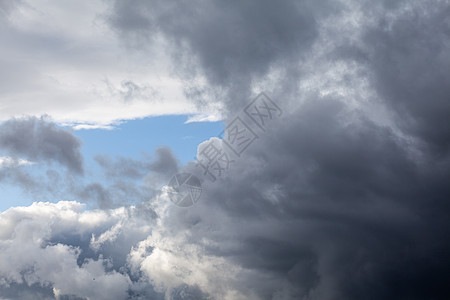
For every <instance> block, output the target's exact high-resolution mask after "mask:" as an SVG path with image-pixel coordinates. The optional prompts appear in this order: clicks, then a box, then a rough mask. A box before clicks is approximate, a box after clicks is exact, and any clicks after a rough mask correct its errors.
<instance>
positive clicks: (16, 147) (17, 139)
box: [0, 117, 83, 173]
mask: <svg viewBox="0 0 450 300" xmlns="http://www.w3.org/2000/svg"><path fill="white" fill-rule="evenodd" d="M80 146H81V142H80V141H79V140H78V139H77V138H76V137H74V136H73V135H72V134H71V133H70V132H68V131H66V130H64V129H61V128H58V127H57V126H56V125H55V124H53V123H51V122H46V121H45V120H44V119H43V118H41V119H38V118H35V117H29V118H22V119H11V120H8V121H5V122H3V123H2V124H0V149H2V150H3V151H6V152H7V153H8V154H10V155H14V156H16V157H17V156H22V157H25V158H27V159H29V160H31V161H37V160H43V161H47V162H52V161H54V162H58V163H60V164H61V165H63V166H65V167H67V168H68V169H70V170H71V171H73V172H75V173H82V172H83V160H82V157H81V154H80Z"/></svg>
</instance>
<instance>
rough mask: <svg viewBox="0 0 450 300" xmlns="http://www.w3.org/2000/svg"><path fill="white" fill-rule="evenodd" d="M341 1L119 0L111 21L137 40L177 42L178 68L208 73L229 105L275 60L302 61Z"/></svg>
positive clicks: (197, 91)
mask: <svg viewBox="0 0 450 300" xmlns="http://www.w3.org/2000/svg"><path fill="white" fill-rule="evenodd" d="M338 6H339V5H338V4H335V5H331V4H329V3H327V2H321V3H320V4H317V3H314V2H310V1H277V2H274V1H209V2H206V1H175V2H167V1H132V2H128V3H124V2H121V1H116V2H114V9H113V10H112V13H111V15H110V17H109V21H110V23H111V25H112V26H113V27H114V28H115V29H117V30H118V31H119V32H120V33H121V34H122V35H124V37H125V38H126V39H127V41H128V42H130V43H131V44H132V43H134V42H135V41H136V40H140V41H142V40H143V41H146V42H149V43H151V42H152V40H153V39H155V38H156V37H157V36H158V35H159V34H162V35H163V37H165V38H167V39H168V40H169V41H170V42H171V46H170V49H169V51H170V52H171V53H172V54H173V56H174V59H175V61H176V65H177V69H176V72H177V73H178V74H180V75H181V76H182V77H183V78H184V79H185V80H187V81H189V80H190V79H191V78H192V76H195V75H196V74H199V73H200V74H202V75H205V77H206V79H207V80H208V81H209V83H210V84H211V86H212V87H213V88H217V89H219V90H222V91H225V92H226V93H227V101H225V104H226V105H228V106H230V107H231V108H236V106H238V105H241V104H242V102H243V101H246V99H248V97H249V96H250V90H249V88H250V85H249V84H250V83H251V81H252V80H254V79H256V78H258V77H259V76H263V75H264V74H266V73H267V71H268V70H269V69H270V67H272V66H274V65H275V64H287V65H291V64H295V63H298V60H299V58H300V57H301V56H302V55H303V54H304V53H305V52H306V51H307V50H309V49H310V47H311V45H312V43H313V42H314V40H315V38H316V37H317V34H318V29H317V22H316V17H322V16H323V15H325V14H327V13H328V12H329V11H330V8H333V9H338ZM197 62H198V64H197ZM186 92H187V94H188V96H191V97H193V99H194V100H199V99H198V98H199V97H198V96H201V95H202V93H203V92H204V91H202V89H201V88H200V87H196V86H195V84H194V85H193V86H190V87H189V89H187V91H186ZM211 100H214V99H211V98H208V99H207V100H206V101H208V102H210V101H211ZM215 100H217V99H215ZM235 102H237V104H236V105H235V104H234V103H235Z"/></svg>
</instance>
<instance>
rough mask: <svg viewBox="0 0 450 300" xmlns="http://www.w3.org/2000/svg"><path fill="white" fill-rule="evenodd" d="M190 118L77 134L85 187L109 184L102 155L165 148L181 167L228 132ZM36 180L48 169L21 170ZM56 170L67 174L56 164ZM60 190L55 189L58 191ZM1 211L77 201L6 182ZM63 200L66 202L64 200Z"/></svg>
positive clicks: (130, 154)
mask: <svg viewBox="0 0 450 300" xmlns="http://www.w3.org/2000/svg"><path fill="white" fill-rule="evenodd" d="M187 118H188V117H187V116H183V115H178V116H161V117H150V118H144V119H138V120H132V121H127V122H124V123H122V124H120V125H117V126H116V127H115V128H114V129H112V130H104V129H90V130H78V131H74V132H73V133H74V135H75V136H77V137H78V138H79V139H80V140H81V142H82V146H81V153H82V155H83V157H84V167H85V170H86V174H85V178H84V179H81V180H82V181H83V182H85V183H89V182H98V183H102V184H106V185H107V184H108V182H107V181H106V180H105V178H104V176H103V175H102V172H101V171H100V169H99V166H98V164H97V162H96V161H95V160H94V157H95V156H96V155H98V154H108V155H110V157H111V158H114V157H119V156H122V157H129V158H133V159H136V160H139V159H142V158H143V154H144V153H145V154H148V155H150V156H153V155H154V151H155V150H156V149H157V148H158V147H161V146H169V147H170V148H171V149H172V151H173V153H174V155H175V156H176V157H177V159H178V160H179V162H180V164H181V165H184V164H186V163H187V162H189V161H194V160H195V156H196V153H197V146H198V145H199V144H200V143H201V142H203V141H206V140H208V139H209V138H211V137H214V136H218V135H219V134H220V133H221V132H222V131H223V129H224V124H223V123H222V122H197V123H185V122H186V120H187ZM20 168H26V170H25V171H27V172H29V173H30V174H31V175H33V176H41V178H47V174H46V171H47V168H46V167H44V166H43V165H40V164H35V165H29V166H20ZM51 168H52V169H58V170H60V171H62V172H61V174H63V173H64V170H63V168H62V167H59V166H58V165H57V164H56V163H55V164H52V165H51ZM56 190H57V187H55V191H56ZM0 194H1V199H0V211H4V210H6V209H8V208H10V207H12V206H26V205H30V204H31V203H32V202H33V201H50V202H54V201H59V200H76V199H75V198H73V197H71V196H70V195H67V194H65V195H64V194H60V193H57V192H56V194H55V193H48V194H46V195H36V194H33V193H30V192H23V191H21V189H20V188H18V187H17V186H14V185H11V184H8V183H6V182H3V183H1V184H0ZM61 197H63V198H64V199H63V198H61Z"/></svg>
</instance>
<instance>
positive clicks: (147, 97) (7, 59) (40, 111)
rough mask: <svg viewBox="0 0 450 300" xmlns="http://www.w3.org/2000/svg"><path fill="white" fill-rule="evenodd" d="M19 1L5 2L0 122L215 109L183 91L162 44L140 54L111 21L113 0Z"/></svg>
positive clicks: (79, 121) (97, 121)
mask: <svg viewBox="0 0 450 300" xmlns="http://www.w3.org/2000/svg"><path fill="white" fill-rule="evenodd" d="M68 5H69V6H71V7H72V9H70V8H68V7H67V6H66V5H65V4H62V3H61V4H58V5H54V4H49V3H48V2H47V1H46V0H40V1H38V2H30V1H16V2H14V4H8V3H7V2H6V1H2V4H1V6H0V18H1V20H0V22H1V23H2V27H1V29H0V33H1V34H0V44H1V45H2V47H0V56H1V57H2V58H0V80H1V82H2V85H1V87H0V98H1V100H0V104H1V107H2V109H1V111H0V120H1V121H4V120H8V119H10V118H13V117H19V116H22V115H32V116H36V117H40V116H42V115H51V116H52V118H53V120H54V121H55V122H57V123H58V124H60V125H62V124H68V125H73V126H85V125H90V126H96V127H98V128H104V127H106V128H107V127H108V126H111V125H112V124H115V123H117V122H120V121H122V120H131V119H137V118H143V117H147V116H159V115H173V114H196V113H205V114H209V113H213V110H212V109H211V111H208V110H206V109H199V108H198V107H196V106H195V105H193V104H192V103H191V101H188V100H187V99H186V97H185V96H184V95H183V92H182V88H181V85H180V82H179V80H178V79H177V78H176V77H175V76H173V74H171V72H170V71H169V69H170V68H171V63H170V60H169V59H168V58H167V55H166V53H164V51H161V50H160V49H159V48H158V47H156V49H154V51H153V54H151V55H150V56H149V55H147V54H146V55H140V54H138V53H136V51H133V50H132V49H126V48H125V47H122V45H121V43H120V41H119V40H118V38H117V37H116V36H115V35H114V32H113V31H112V30H111V29H110V28H109V27H108V26H107V25H106V22H105V20H104V17H103V16H104V15H105V13H106V11H107V10H108V3H107V2H103V1H91V2H90V3H89V4H86V5H81V6H77V7H76V8H75V6H74V5H75V4H74V3H72V4H68Z"/></svg>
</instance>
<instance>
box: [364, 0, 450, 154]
mask: <svg viewBox="0 0 450 300" xmlns="http://www.w3.org/2000/svg"><path fill="white" fill-rule="evenodd" d="M364 39H365V43H366V46H367V47H368V50H367V52H368V56H369V66H368V68H369V69H370V70H371V71H372V72H373V82H374V85H375V88H376V90H377V92H378V93H379V95H380V96H381V97H383V98H384V99H385V100H386V103H387V105H388V106H389V107H390V108H392V109H393V110H394V111H395V112H396V113H397V118H396V121H397V122H398V123H399V124H400V127H401V128H402V129H403V130H405V131H406V132H407V133H408V134H412V135H414V136H417V137H419V138H420V139H422V140H424V141H425V142H426V143H428V144H429V145H431V146H432V147H433V148H435V150H438V151H439V152H441V153H442V152H444V153H445V152H447V151H448V150H449V146H450V126H448V123H449V118H450V105H449V102H450V98H449V97H450V96H449V95H450V84H449V82H450V55H449V52H450V6H449V4H448V2H447V1H425V2H424V3H417V4H416V5H412V7H410V8H409V9H406V10H405V11H404V12H400V13H399V14H398V16H396V17H395V18H393V19H392V18H389V17H387V16H386V17H381V18H380V20H379V21H378V22H377V23H376V26H374V27H372V28H369V29H368V30H367V32H366V34H365V37H364Z"/></svg>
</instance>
